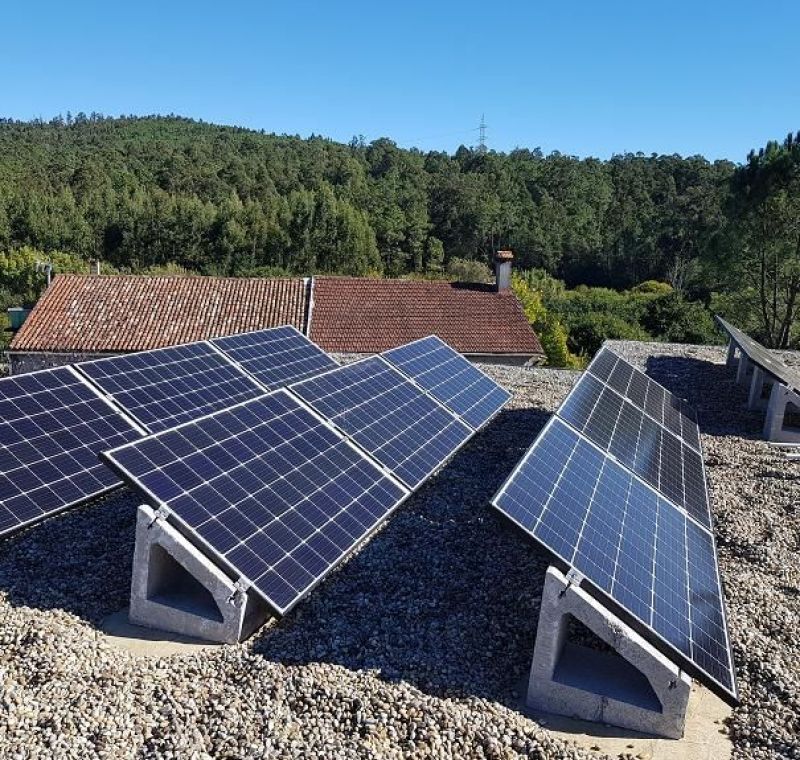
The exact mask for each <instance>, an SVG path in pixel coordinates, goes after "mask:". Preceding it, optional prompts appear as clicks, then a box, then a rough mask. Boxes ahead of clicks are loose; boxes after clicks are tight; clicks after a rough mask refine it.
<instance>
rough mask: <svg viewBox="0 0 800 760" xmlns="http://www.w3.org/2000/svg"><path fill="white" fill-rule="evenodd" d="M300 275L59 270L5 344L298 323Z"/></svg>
mask: <svg viewBox="0 0 800 760" xmlns="http://www.w3.org/2000/svg"><path fill="white" fill-rule="evenodd" d="M307 290H308V288H307V285H306V283H305V282H304V281H303V280H302V279H300V278H293V279H289V278H275V279H266V278H234V277H192V276H186V277H147V276H138V275H71V274H62V275H58V276H57V277H56V278H55V279H54V280H53V282H52V284H51V285H50V287H49V288H48V289H47V290H46V291H45V292H44V294H43V295H42V297H41V298H40V299H39V302H38V303H37V304H36V307H35V308H34V309H33V311H32V312H31V314H30V316H29V317H28V318H27V319H26V320H25V323H24V324H23V325H22V327H21V328H20V330H19V332H17V334H16V335H15V336H14V339H13V341H12V342H11V346H10V347H9V349H10V350H11V351H67V352H72V351H76V352H124V351H142V350H147V349H150V348H158V347H160V346H169V345H174V344H176V343H188V342H190V341H194V340H203V339H206V338H214V337H218V336H220V335H230V334H232V333H238V332H246V331H248V330H256V329H259V328H265V327H275V326H277V325H284V324H291V325H294V326H295V327H297V328H298V329H299V330H303V329H304V327H305V317H306V303H307Z"/></svg>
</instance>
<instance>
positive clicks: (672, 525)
mask: <svg viewBox="0 0 800 760" xmlns="http://www.w3.org/2000/svg"><path fill="white" fill-rule="evenodd" d="M686 553H687V546H686V518H685V517H684V516H683V515H681V514H680V513H679V512H678V511H677V510H676V509H674V508H673V507H672V506H671V505H670V504H668V503H667V502H666V501H664V500H663V499H660V500H659V504H658V520H657V524H656V555H655V566H654V569H655V584H654V586H653V589H654V593H653V628H655V630H656V631H658V633H660V634H661V635H662V636H663V637H664V638H665V639H666V640H667V641H669V643H670V644H672V645H673V646H674V647H675V648H676V649H678V650H680V651H681V652H682V653H683V654H684V655H686V656H687V657H691V654H692V646H691V641H692V636H691V624H690V618H689V579H688V575H687V563H686Z"/></svg>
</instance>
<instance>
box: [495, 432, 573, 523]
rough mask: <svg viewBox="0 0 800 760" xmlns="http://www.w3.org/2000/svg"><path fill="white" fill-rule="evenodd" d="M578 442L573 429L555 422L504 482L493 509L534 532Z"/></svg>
mask: <svg viewBox="0 0 800 760" xmlns="http://www.w3.org/2000/svg"><path fill="white" fill-rule="evenodd" d="M578 440H579V439H578V436H577V435H576V434H575V433H574V432H573V431H572V430H570V429H569V428H568V427H567V426H566V425H564V424H563V423H560V422H558V421H557V420H555V421H554V422H553V423H552V424H551V425H550V426H549V427H548V428H547V429H546V430H545V431H544V433H543V434H542V435H541V437H540V438H539V439H537V443H536V445H535V446H532V447H531V448H530V449H529V450H528V453H527V454H526V456H525V459H523V460H522V462H520V464H519V466H518V467H517V469H516V470H515V471H514V472H513V473H512V475H511V477H510V478H509V480H507V481H506V484H505V485H504V486H503V488H502V489H501V491H500V492H499V493H498V495H497V497H496V499H497V501H496V506H497V507H499V508H500V509H501V510H502V511H503V512H505V513H506V515H508V517H510V518H511V519H512V520H514V521H515V522H517V523H519V524H520V525H521V526H522V527H523V528H525V529H526V530H529V531H533V529H534V528H535V527H536V524H537V523H538V521H539V518H540V517H541V515H542V512H543V511H544V508H545V506H546V504H547V502H548V500H549V499H550V496H551V495H552V492H553V489H554V488H555V485H556V483H557V482H558V480H559V478H560V477H561V475H562V473H563V468H564V463H565V462H567V461H568V460H569V458H570V456H571V454H572V452H573V450H574V449H575V446H577V444H578Z"/></svg>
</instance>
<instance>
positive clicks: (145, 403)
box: [76, 342, 264, 433]
mask: <svg viewBox="0 0 800 760" xmlns="http://www.w3.org/2000/svg"><path fill="white" fill-rule="evenodd" d="M76 367H77V369H78V371H79V372H81V373H82V374H84V375H85V376H86V377H88V378H89V379H90V380H91V381H92V382H93V383H95V384H96V385H97V386H98V387H99V388H100V389H101V390H102V391H103V392H104V393H106V394H107V395H108V396H110V397H111V398H112V399H113V400H114V401H115V402H116V403H117V404H118V405H119V406H120V407H121V408H122V409H124V410H125V411H126V412H127V413H128V414H130V415H131V417H133V418H134V419H135V420H137V421H138V422H139V423H140V424H141V425H142V426H143V427H145V428H146V429H147V430H148V431H150V432H151V433H155V432H158V431H159V430H166V429H167V428H170V427H175V425H179V424H181V423H183V422H187V421H188V420H192V419H196V418H197V417H202V416H203V415H206V414H210V413H211V412H214V411H216V410H218V409H223V408H225V407H228V406H232V405H233V404H237V403H239V402H240V401H245V400H247V399H251V398H255V397H256V396H260V395H263V393H264V389H263V388H261V387H260V386H259V384H258V383H257V382H256V381H255V380H253V379H252V378H250V377H249V376H248V375H247V374H245V373H244V372H242V371H241V370H240V369H239V368H238V367H236V366H234V365H233V364H232V363H231V362H230V361H228V360H227V359H226V358H225V357H224V356H221V355H220V354H219V353H218V352H217V351H216V350H214V348H212V347H211V346H210V345H209V344H208V343H205V342H199V343H185V344H183V345H180V346H173V347H171V348H159V349H156V350H154V351H141V352H139V353H135V354H124V355H121V356H111V357H109V358H107V359H96V360H95V361H89V362H81V363H80V364H77V365H76Z"/></svg>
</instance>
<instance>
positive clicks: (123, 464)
mask: <svg viewBox="0 0 800 760" xmlns="http://www.w3.org/2000/svg"><path fill="white" fill-rule="evenodd" d="M104 457H105V458H106V459H107V460H108V461H109V462H110V463H111V464H112V466H114V467H115V468H116V469H118V470H119V471H120V472H121V473H122V474H123V475H124V477H125V478H126V479H127V480H129V481H131V482H132V483H134V484H135V485H137V486H138V487H139V488H140V489H141V490H142V491H144V492H145V493H146V494H148V495H149V496H150V497H151V499H152V500H153V501H154V502H155V503H156V504H165V505H166V506H167V507H168V508H169V509H170V511H171V512H172V513H173V514H174V515H175V517H176V518H177V519H178V520H179V521H180V522H182V523H183V524H184V525H185V526H187V527H188V528H190V529H191V530H192V531H193V532H194V533H195V534H196V535H197V536H199V537H200V539H201V540H202V541H204V542H205V544H206V545H207V546H208V547H210V548H211V549H212V550H213V552H214V553H216V554H217V555H218V556H220V557H221V558H222V559H223V560H225V561H226V562H227V563H228V564H229V565H230V566H231V567H233V568H235V570H236V572H237V573H238V574H239V575H240V576H241V577H242V578H243V579H246V580H247V581H248V582H250V583H251V584H252V585H253V587H254V588H255V589H256V590H257V591H258V592H259V593H260V594H261V595H262V596H263V597H264V598H265V599H266V600H267V601H268V602H269V603H270V604H271V605H272V606H273V607H274V608H275V609H276V610H277V611H278V612H279V613H281V614H283V613H285V612H286V611H288V610H289V609H290V608H291V607H292V606H293V605H294V604H295V603H296V602H297V601H298V600H299V599H300V598H301V597H302V595H303V594H304V593H305V592H306V591H307V590H308V589H310V588H311V587H312V586H313V585H314V584H315V583H316V582H317V581H318V580H320V578H322V577H323V576H324V575H325V574H326V573H327V572H328V571H329V570H330V569H331V568H332V567H333V566H334V565H335V564H336V563H337V562H338V561H339V560H340V559H342V557H344V556H345V555H346V554H347V553H348V552H349V551H350V550H351V549H352V548H353V547H354V546H355V545H356V544H358V542H359V541H361V540H362V539H363V538H365V537H366V536H367V535H369V533H371V532H372V530H374V529H375V527H377V525H378V524H379V523H380V522H381V521H382V520H383V519H384V518H385V517H386V516H387V515H388V514H389V513H390V512H391V511H392V510H393V509H394V508H395V507H396V506H397V505H398V504H399V503H400V502H401V501H402V500H403V499H404V498H405V497H406V496H407V494H408V492H407V491H406V490H405V489H403V488H401V487H400V486H399V485H398V484H397V483H395V482H394V481H393V480H391V479H390V478H389V477H387V475H386V474H385V473H383V472H382V471H381V470H380V468H378V467H377V466H376V465H375V464H373V463H372V462H371V461H370V460H369V459H368V458H367V457H365V456H364V455H363V454H362V453H361V452H360V451H358V450H357V449H356V448H355V447H353V446H352V445H351V444H349V443H348V442H346V441H345V440H344V439H342V437H341V436H339V435H338V434H337V433H336V432H334V431H333V430H331V429H330V427H328V426H327V425H326V424H325V423H324V422H323V421H322V420H320V419H319V418H317V417H316V416H315V415H313V414H312V413H311V412H310V411H308V410H307V409H305V408H304V407H303V406H302V405H301V404H300V403H299V402H298V401H297V399H295V398H292V397H291V396H290V395H289V394H288V393H287V392H286V391H276V392H275V393H273V394H271V395H269V396H263V397H261V398H258V399H255V400H253V401H248V402H245V403H244V404H241V405H239V406H237V407H234V408H232V409H227V410H224V411H222V412H219V413H217V414H215V415H213V416H210V417H206V418H203V419H200V420H197V421H195V422H192V423H189V424H186V425H183V426H181V427H178V428H176V429H174V430H169V431H166V432H164V433H162V434H160V435H158V436H152V437H149V438H147V439H145V440H143V441H141V442H139V443H137V444H135V445H130V446H126V447H123V448H121V449H116V450H115V451H110V452H107V453H106V454H104Z"/></svg>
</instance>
